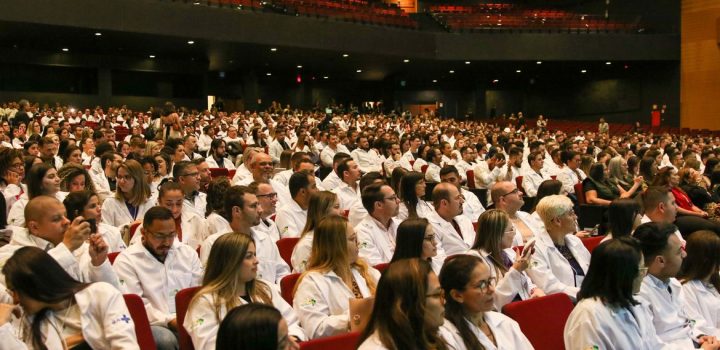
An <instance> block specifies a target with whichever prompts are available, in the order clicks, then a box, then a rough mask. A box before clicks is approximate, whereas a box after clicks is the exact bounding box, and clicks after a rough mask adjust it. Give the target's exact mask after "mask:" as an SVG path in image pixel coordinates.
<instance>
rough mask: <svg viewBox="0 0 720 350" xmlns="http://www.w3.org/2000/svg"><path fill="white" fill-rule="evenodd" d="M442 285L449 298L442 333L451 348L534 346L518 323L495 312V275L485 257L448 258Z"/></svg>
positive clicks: (442, 272)
mask: <svg viewBox="0 0 720 350" xmlns="http://www.w3.org/2000/svg"><path fill="white" fill-rule="evenodd" d="M440 285H441V286H442V288H443V290H444V293H445V300H446V302H445V323H444V324H443V326H442V328H441V333H442V335H443V338H445V340H446V341H447V343H448V345H449V347H450V348H452V349H455V350H464V349H468V350H469V349H472V350H478V349H533V346H532V344H530V341H528V339H527V338H526V337H525V335H523V333H522V331H521V330H520V326H519V325H518V324H517V322H515V321H513V320H512V319H511V318H509V317H507V316H505V315H503V314H501V313H498V312H494V311H493V308H494V302H493V301H494V298H493V294H494V293H495V277H492V276H491V275H490V270H489V269H488V267H487V265H486V264H485V263H483V261H482V259H480V258H478V257H475V256H470V255H460V256H458V257H456V258H454V259H452V260H450V261H448V262H447V263H446V264H445V266H443V269H442V271H441V272H440Z"/></svg>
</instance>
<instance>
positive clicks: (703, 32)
mask: <svg viewBox="0 0 720 350" xmlns="http://www.w3.org/2000/svg"><path fill="white" fill-rule="evenodd" d="M681 11H682V20H681V35H680V40H681V43H680V52H681V55H680V56H681V58H680V75H681V78H680V125H681V126H682V127H688V128H700V129H701V128H707V129H720V37H719V36H720V28H718V26H719V24H718V23H719V22H718V21H720V1H717V0H682V10H681Z"/></svg>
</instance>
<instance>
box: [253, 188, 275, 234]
mask: <svg viewBox="0 0 720 350" xmlns="http://www.w3.org/2000/svg"><path fill="white" fill-rule="evenodd" d="M248 187H249V188H250V190H251V191H252V192H253V193H255V197H257V200H258V203H259V204H260V208H262V215H261V216H260V223H259V224H257V225H256V226H253V228H252V229H253V231H262V232H264V233H266V234H267V235H268V236H270V238H271V239H272V241H273V243H274V242H277V241H278V240H279V239H280V232H279V231H278V229H277V225H276V224H275V220H273V218H272V216H273V215H275V212H276V209H277V202H278V194H277V192H275V190H274V189H273V187H272V186H271V185H270V184H269V183H267V182H253V183H251V184H250V186H248Z"/></svg>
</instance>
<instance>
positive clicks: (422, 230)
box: [390, 218, 444, 274]
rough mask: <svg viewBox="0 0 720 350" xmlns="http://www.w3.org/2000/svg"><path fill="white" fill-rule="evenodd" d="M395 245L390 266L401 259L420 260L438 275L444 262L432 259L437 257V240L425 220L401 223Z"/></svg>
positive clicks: (410, 220) (417, 219) (430, 226)
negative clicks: (426, 263) (430, 266)
mask: <svg viewBox="0 0 720 350" xmlns="http://www.w3.org/2000/svg"><path fill="white" fill-rule="evenodd" d="M395 243H396V245H395V253H394V254H393V257H392V260H390V263H391V264H392V263H394V262H396V261H398V260H402V259H410V258H420V259H423V260H425V261H427V262H429V263H430V264H431V265H432V269H433V271H434V272H435V274H439V273H440V268H442V265H443V262H444V261H442V260H441V259H434V258H435V257H436V256H437V240H436V239H435V233H434V232H433V228H432V225H430V222H428V220H427V219H424V218H412V219H407V220H405V221H403V222H401V223H400V225H398V228H397V238H396V242H395Z"/></svg>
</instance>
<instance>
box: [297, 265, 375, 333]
mask: <svg viewBox="0 0 720 350" xmlns="http://www.w3.org/2000/svg"><path fill="white" fill-rule="evenodd" d="M351 271H352V275H353V279H355V283H357V285H358V288H359V289H360V294H362V296H363V298H369V297H371V296H372V293H371V292H370V287H369V286H368V282H367V281H365V279H363V278H362V276H361V275H360V272H359V271H357V269H355V268H353V269H352V270H351ZM368 274H369V276H370V277H371V278H372V282H371V283H372V284H375V285H377V281H378V280H379V279H380V272H378V270H375V269H374V268H372V267H368ZM354 297H355V295H354V294H353V292H352V290H351V289H350V288H348V286H347V285H345V282H343V280H342V279H340V277H339V276H338V275H337V274H336V273H335V272H332V271H330V272H325V273H321V272H318V271H311V272H307V273H306V274H305V275H304V276H303V278H302V280H301V281H300V283H299V284H298V286H297V291H296V292H295V296H294V297H293V309H295V312H297V314H298V317H299V318H300V324H301V325H302V327H303V328H304V329H305V333H306V334H307V336H308V339H313V338H319V337H327V336H331V335H338V334H342V333H346V332H347V329H348V325H349V321H350V317H349V309H350V302H349V300H350V298H354Z"/></svg>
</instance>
